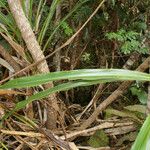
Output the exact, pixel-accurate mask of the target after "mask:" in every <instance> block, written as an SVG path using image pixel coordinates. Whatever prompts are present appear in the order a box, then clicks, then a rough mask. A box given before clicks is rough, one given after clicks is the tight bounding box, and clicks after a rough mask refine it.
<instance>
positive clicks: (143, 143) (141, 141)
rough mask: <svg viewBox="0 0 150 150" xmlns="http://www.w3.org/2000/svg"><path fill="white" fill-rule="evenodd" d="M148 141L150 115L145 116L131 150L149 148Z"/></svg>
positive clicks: (149, 136) (149, 135)
mask: <svg viewBox="0 0 150 150" xmlns="http://www.w3.org/2000/svg"><path fill="white" fill-rule="evenodd" d="M149 142H150V115H148V116H147V118H146V120H145V122H144V124H143V126H142V128H141V129H140V132H139V134H138V136H137V138H136V140H135V142H134V144H133V146H132V148H131V150H149Z"/></svg>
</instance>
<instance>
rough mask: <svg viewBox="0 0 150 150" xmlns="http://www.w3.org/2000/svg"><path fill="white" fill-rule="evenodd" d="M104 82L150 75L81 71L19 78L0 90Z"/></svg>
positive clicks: (145, 78) (108, 70) (96, 70)
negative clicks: (56, 82)
mask: <svg viewBox="0 0 150 150" xmlns="http://www.w3.org/2000/svg"><path fill="white" fill-rule="evenodd" d="M64 79H68V80H95V81H96V80H99V81H100V80H101V81H103V80H105V81H107V82H112V81H122V80H139V81H150V75H149V74H146V73H142V72H137V71H129V70H124V69H81V70H72V71H60V72H53V73H46V74H38V75H34V76H30V77H21V78H17V79H14V80H10V81H8V82H7V83H6V84H4V85H1V86H0V89H8V88H23V87H33V86H37V85H40V84H44V83H48V82H50V81H56V80H64Z"/></svg>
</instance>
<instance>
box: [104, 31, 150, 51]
mask: <svg viewBox="0 0 150 150" xmlns="http://www.w3.org/2000/svg"><path fill="white" fill-rule="evenodd" d="M106 37H107V38H108V39H109V40H116V41H118V42H120V45H121V52H123V53H124V54H128V53H131V52H133V51H137V52H139V53H142V54H145V53H148V48H147V47H145V46H144V47H143V44H141V42H142V41H141V40H140V39H139V37H140V34H139V33H137V32H134V31H126V30H124V29H120V30H119V31H117V32H110V33H107V34H106Z"/></svg>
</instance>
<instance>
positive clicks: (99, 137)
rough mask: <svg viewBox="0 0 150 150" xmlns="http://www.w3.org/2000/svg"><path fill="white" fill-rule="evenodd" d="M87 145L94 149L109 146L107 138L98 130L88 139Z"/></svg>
mask: <svg viewBox="0 0 150 150" xmlns="http://www.w3.org/2000/svg"><path fill="white" fill-rule="evenodd" d="M88 143H89V144H90V146H92V147H94V148H98V147H104V146H107V145H108V144H109V138H108V136H107V135H106V133H105V132H104V131H103V130H98V131H96V132H95V133H94V134H93V135H92V136H91V137H90V139H89V141H88Z"/></svg>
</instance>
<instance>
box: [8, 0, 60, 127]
mask: <svg viewBox="0 0 150 150" xmlns="http://www.w3.org/2000/svg"><path fill="white" fill-rule="evenodd" d="M7 1H8V4H9V7H10V10H11V12H12V14H13V16H14V18H15V21H16V24H17V26H18V28H19V29H20V32H21V35H22V37H23V39H24V41H25V43H26V45H27V48H28V50H29V52H30V53H31V55H32V57H33V60H34V61H35V62H37V61H39V60H41V59H43V58H44V57H45V56H44V54H43V52H42V50H41V48H40V46H39V43H38V42H37V40H36V37H35V35H34V33H33V30H32V28H31V26H30V23H29V21H28V19H27V18H26V17H25V14H24V12H23V9H22V6H21V3H20V0H7ZM37 69H38V71H39V72H40V73H47V72H49V68H48V65H47V62H46V60H45V61H43V62H41V63H40V64H38V66H37ZM44 87H45V88H51V87H53V83H52V82H51V83H49V84H46V85H45V86H44ZM58 109H59V107H58V104H57V98H56V95H55V94H52V95H50V96H49V98H48V105H47V115H48V118H49V119H48V120H47V128H49V129H54V128H56V122H57V111H58Z"/></svg>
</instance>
